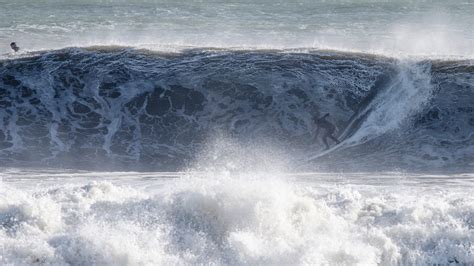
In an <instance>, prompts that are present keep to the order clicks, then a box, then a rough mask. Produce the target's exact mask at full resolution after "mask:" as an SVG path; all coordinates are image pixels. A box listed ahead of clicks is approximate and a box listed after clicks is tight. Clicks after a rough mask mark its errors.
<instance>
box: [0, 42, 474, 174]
mask: <svg viewBox="0 0 474 266" xmlns="http://www.w3.org/2000/svg"><path fill="white" fill-rule="evenodd" d="M0 77H1V78H0V123H1V124H0V125H1V129H0V161H1V162H2V164H3V165H30V166H31V165H38V166H54V167H59V166H60V167H86V168H104V167H113V168H114V169H117V168H120V167H124V168H127V169H130V168H137V169H138V168H147V169H148V168H151V169H157V170H176V169H180V168H182V167H183V166H185V165H186V164H188V163H189V162H191V161H193V160H194V159H195V156H196V154H198V153H199V152H200V151H202V150H203V149H205V147H206V145H207V144H208V143H209V142H212V139H213V138H215V136H217V135H222V134H223V135H225V136H228V137H230V138H232V139H235V140H237V141H239V142H244V143H248V144H252V145H256V144H262V143H265V144H268V145H272V146H275V147H280V148H282V149H283V150H285V153H286V154H287V155H288V157H291V158H303V159H294V160H296V161H297V163H296V164H297V165H299V167H300V168H315V167H316V168H318V169H335V167H336V169H352V170H363V169H371V170H373V169H377V170H379V169H385V170H387V169H400V168H401V169H411V170H413V169H415V170H416V169H423V170H426V169H433V168H437V169H439V168H443V169H473V168H474V134H473V133H472V132H474V116H473V115H474V104H473V103H474V88H473V79H474V67H473V65H472V61H433V60H425V61H419V62H410V61H400V60H394V59H390V58H384V57H376V56H370V55H364V54H347V53H338V52H322V51H314V52H294V51H293V52H291V51H229V50H212V51H209V50H208V51H205V50H189V51H185V52H182V53H178V54H163V53H161V54H160V53H150V52H147V51H137V50H132V49H122V48H107V49H75V48H74V49H66V50H60V51H52V52H47V53H42V54H39V55H36V56H33V57H28V58H20V59H14V60H4V61H1V62H0ZM326 112H329V113H330V114H331V116H330V120H331V121H333V122H334V123H335V124H336V126H337V127H338V133H337V135H338V136H339V137H340V138H341V140H343V144H342V145H341V147H340V148H339V149H337V150H335V151H334V152H331V153H330V154H328V155H327V156H322V157H320V158H318V159H317V160H313V161H311V160H310V161H309V162H306V159H304V158H307V157H311V155H314V154H316V153H318V152H320V150H321V147H322V145H320V143H316V144H315V145H313V144H314V139H313V136H312V134H313V131H314V125H313V124H312V117H313V116H319V115H321V114H323V113H326ZM262 145H263V144H262ZM315 161H316V163H315Z"/></svg>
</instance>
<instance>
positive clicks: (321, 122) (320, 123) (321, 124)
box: [314, 113, 341, 150]
mask: <svg viewBox="0 0 474 266" xmlns="http://www.w3.org/2000/svg"><path fill="white" fill-rule="evenodd" d="M328 116H329V113H327V114H325V115H323V116H322V117H320V118H317V119H314V123H315V124H316V134H315V136H314V138H315V139H317V138H318V135H319V129H320V128H323V129H324V131H325V132H324V135H323V137H322V140H323V142H324V144H325V145H326V150H328V149H329V144H328V138H330V139H332V140H334V141H335V142H336V144H339V143H341V142H340V141H339V140H338V139H337V138H336V137H334V136H333V135H332V134H334V131H335V130H336V126H335V125H334V124H332V123H331V122H329V121H327V120H326V117H328Z"/></svg>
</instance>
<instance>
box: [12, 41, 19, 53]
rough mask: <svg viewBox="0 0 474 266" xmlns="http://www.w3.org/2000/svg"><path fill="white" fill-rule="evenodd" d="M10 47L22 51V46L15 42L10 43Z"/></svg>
mask: <svg viewBox="0 0 474 266" xmlns="http://www.w3.org/2000/svg"><path fill="white" fill-rule="evenodd" d="M10 48H12V50H13V51H15V52H18V51H20V47H18V46H17V45H16V43H15V42H12V43H10Z"/></svg>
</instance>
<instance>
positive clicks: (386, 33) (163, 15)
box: [0, 0, 474, 58]
mask: <svg viewBox="0 0 474 266" xmlns="http://www.w3.org/2000/svg"><path fill="white" fill-rule="evenodd" d="M0 6H1V7H0V8H1V9H0V10H1V11H2V12H0V42H2V43H5V45H2V46H1V48H0V53H1V54H4V53H7V52H8V51H9V47H8V43H10V41H16V42H18V43H19V44H20V47H23V48H24V50H25V51H37V50H50V49H57V48H63V47H77V46H82V47H84V46H94V45H122V46H131V47H141V48H148V49H154V50H165V51H177V50H181V49H183V48H186V47H217V48H244V49H249V48H259V49H287V48H311V49H332V50H345V51H356V52H357V51H360V52H368V53H378V54H386V55H395V56H406V55H412V56H413V55H415V56H436V57H440V56H443V57H445V56H462V57H471V58H472V55H473V54H474V52H473V49H474V48H473V47H474V45H473V41H474V30H473V29H472V24H473V18H472V13H473V12H474V4H473V3H472V2H471V1H462V0H456V1H276V2H275V1H262V0H260V1H237V2H232V3H226V2H221V1H217V2H216V1H143V0H142V1H133V2H129V1H74V2H63V1H34V2H31V1H24V0H20V1H14V2H12V1H2V2H0Z"/></svg>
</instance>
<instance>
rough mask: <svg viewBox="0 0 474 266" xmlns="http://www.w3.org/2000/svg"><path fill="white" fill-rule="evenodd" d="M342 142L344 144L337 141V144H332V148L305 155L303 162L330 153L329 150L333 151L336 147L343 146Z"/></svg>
mask: <svg viewBox="0 0 474 266" xmlns="http://www.w3.org/2000/svg"><path fill="white" fill-rule="evenodd" d="M343 144H344V143H343V142H341V143H339V144H336V145H335V146H333V147H332V148H329V149H327V150H324V151H322V152H319V153H317V154H313V155H311V156H309V157H306V158H305V159H304V161H305V162H309V161H312V160H314V159H317V158H319V157H322V156H324V155H326V154H329V153H331V152H333V151H335V150H337V149H339V148H341V147H343V146H344V145H343Z"/></svg>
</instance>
